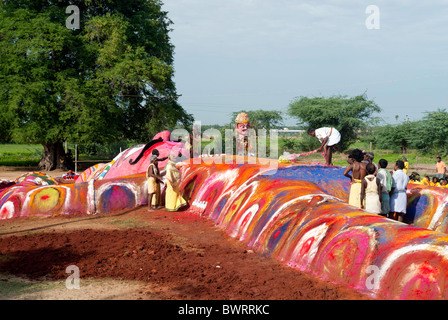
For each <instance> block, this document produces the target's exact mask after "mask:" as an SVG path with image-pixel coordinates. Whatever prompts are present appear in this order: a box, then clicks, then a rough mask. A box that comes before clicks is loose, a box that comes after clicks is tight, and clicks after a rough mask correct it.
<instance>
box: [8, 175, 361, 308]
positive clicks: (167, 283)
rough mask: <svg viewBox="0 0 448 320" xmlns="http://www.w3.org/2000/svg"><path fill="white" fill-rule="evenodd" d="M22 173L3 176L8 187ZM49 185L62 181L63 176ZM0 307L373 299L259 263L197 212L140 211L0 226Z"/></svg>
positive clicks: (257, 257) (257, 256)
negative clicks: (4, 303)
mask: <svg viewBox="0 0 448 320" xmlns="http://www.w3.org/2000/svg"><path fill="white" fill-rule="evenodd" d="M31 171H32V170H31ZM25 172H27V170H25ZM21 173H22V171H20V170H19V171H14V170H8V171H5V170H3V171H1V168H0V178H2V179H8V178H7V177H9V176H11V178H9V179H15V178H16V177H17V176H19V175H20V174H21ZM61 174H63V172H62V173H61ZM50 175H52V176H54V177H56V176H59V175H58V173H56V172H54V171H52V172H50ZM70 266H75V268H76V270H79V288H78V289H77V288H72V287H73V286H74V285H75V281H73V280H72V279H73V275H75V273H72V272H73V271H72V269H70V268H71V267H70ZM71 288H72V289H71ZM0 299H2V300H6V299H7V300H24V299H25V300H27V299H32V300H369V297H367V296H364V295H361V294H359V293H357V292H354V291H352V290H350V289H348V288H345V287H342V286H338V285H334V284H332V283H329V282H324V281H320V280H319V279H317V278H314V277H311V276H309V275H308V274H305V273H302V272H300V271H297V270H294V269H292V268H289V267H286V266H284V265H282V264H281V263H280V262H278V261H276V260H274V259H272V258H269V257H265V256H262V255H260V254H258V253H254V252H252V251H251V250H250V249H249V248H247V247H246V245H245V244H243V243H241V242H239V241H238V240H236V239H233V238H231V237H229V236H228V235H227V234H226V233H225V232H223V231H222V230H220V229H218V228H217V227H216V226H215V225H214V224H213V223H212V221H210V220H207V219H204V218H201V217H198V216H197V215H193V214H190V213H188V211H184V212H167V211H165V210H159V211H155V212H151V213H150V212H148V211H147V209H146V208H145V207H139V208H136V209H133V210H126V211H122V212H116V213H113V214H102V215H80V216H71V217H53V218H42V217H26V218H16V219H10V220H3V221H0Z"/></svg>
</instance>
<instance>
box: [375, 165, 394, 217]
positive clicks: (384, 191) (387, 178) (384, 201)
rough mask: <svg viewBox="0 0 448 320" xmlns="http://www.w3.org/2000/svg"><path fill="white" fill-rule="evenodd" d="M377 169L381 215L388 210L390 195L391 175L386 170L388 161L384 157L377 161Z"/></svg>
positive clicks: (385, 213) (387, 212)
mask: <svg viewBox="0 0 448 320" xmlns="http://www.w3.org/2000/svg"><path fill="white" fill-rule="evenodd" d="M378 165H379V167H380V168H379V170H378V173H377V175H376V176H377V178H378V179H380V183H381V215H385V216H386V215H388V214H389V212H390V196H389V192H390V190H391V189H392V175H391V174H390V172H389V170H387V169H386V168H387V165H388V162H387V160H386V159H381V160H380V161H379V162H378Z"/></svg>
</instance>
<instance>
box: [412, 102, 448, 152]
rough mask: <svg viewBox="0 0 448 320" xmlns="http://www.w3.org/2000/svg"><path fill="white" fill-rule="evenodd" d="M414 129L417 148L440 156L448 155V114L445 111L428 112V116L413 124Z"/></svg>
mask: <svg viewBox="0 0 448 320" xmlns="http://www.w3.org/2000/svg"><path fill="white" fill-rule="evenodd" d="M413 127H414V132H415V133H414V135H413V140H414V145H415V147H416V148H418V149H420V150H422V152H426V153H429V152H430V153H432V154H436V155H439V156H446V155H447V154H448V140H447V137H448V113H447V112H446V110H445V109H438V110H437V111H433V112H426V116H425V117H423V119H422V120H421V121H417V122H415V123H413Z"/></svg>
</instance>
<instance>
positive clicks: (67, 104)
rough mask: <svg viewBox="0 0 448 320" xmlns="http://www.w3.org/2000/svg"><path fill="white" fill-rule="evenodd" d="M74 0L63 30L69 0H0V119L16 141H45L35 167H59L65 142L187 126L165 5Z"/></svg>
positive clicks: (148, 0)
mask: <svg viewBox="0 0 448 320" xmlns="http://www.w3.org/2000/svg"><path fill="white" fill-rule="evenodd" d="M70 2H71V3H74V4H76V5H77V6H78V7H79V9H80V16H81V25H80V27H81V28H80V29H79V30H69V29H67V28H66V19H67V18H68V17H69V15H68V14H66V12H65V11H66V8H67V6H68V4H69V3H68V2H63V1H52V0H15V1H10V0H0V121H7V123H9V127H8V131H9V133H10V134H11V135H12V138H13V139H14V140H15V141H17V142H24V143H41V144H42V145H43V146H44V154H43V156H42V159H41V161H40V163H39V168H40V169H41V170H52V169H55V168H56V167H60V168H64V163H65V160H66V154H65V151H64V149H63V142H64V141H65V140H69V141H71V142H78V143H83V142H92V143H107V142H112V141H118V140H123V139H139V140H148V139H150V138H152V136H153V134H154V133H156V132H158V131H160V130H163V129H171V128H173V127H174V126H175V125H176V124H177V123H182V124H184V125H185V126H187V125H190V124H191V123H192V120H193V118H192V116H191V115H190V114H188V113H187V112H185V110H184V109H183V108H182V107H181V106H180V105H179V104H178V103H177V97H178V94H177V92H176V88H175V84H174V82H173V79H172V78H173V74H174V69H173V66H172V64H173V46H172V44H171V43H170V39H169V35H168V32H169V31H170V30H169V26H170V24H171V21H170V20H169V19H168V17H167V13H166V12H164V11H162V9H161V6H162V3H161V2H160V1H158V0H109V1H100V0H79V1H75V2H73V1H70ZM2 130H5V129H4V128H2Z"/></svg>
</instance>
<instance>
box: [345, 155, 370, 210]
mask: <svg viewBox="0 0 448 320" xmlns="http://www.w3.org/2000/svg"><path fill="white" fill-rule="evenodd" d="M349 159H353V162H352V163H350V161H349V160H347V161H348V162H349V163H350V164H349V165H348V166H347V168H346V169H345V171H344V176H346V177H347V178H350V180H351V181H350V183H351V187H350V196H349V199H348V203H349V204H350V205H352V206H355V207H358V208H361V182H362V180H363V179H364V177H365V176H366V175H367V171H366V165H365V163H363V162H362V161H363V160H364V153H363V152H362V151H361V150H359V149H355V150H353V151H352V152H351V153H350V155H349ZM349 172H351V173H352V174H351V175H350V174H349Z"/></svg>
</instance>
